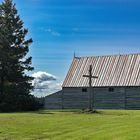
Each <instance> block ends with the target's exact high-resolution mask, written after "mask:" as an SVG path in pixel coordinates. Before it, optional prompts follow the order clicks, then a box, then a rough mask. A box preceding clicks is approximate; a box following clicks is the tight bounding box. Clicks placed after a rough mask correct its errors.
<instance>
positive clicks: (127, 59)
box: [62, 54, 140, 87]
mask: <svg viewBox="0 0 140 140" xmlns="http://www.w3.org/2000/svg"><path fill="white" fill-rule="evenodd" d="M90 65H92V67H93V69H92V74H93V75H94V76H98V79H93V80H92V86H93V87H106V86H107V87H108V86H140V54H127V55H112V56H93V57H76V58H74V59H73V62H72V64H71V66H70V69H69V71H68V73H67V76H66V78H65V80H64V83H63V85H62V87H88V83H89V82H88V78H85V77H83V75H87V74H88V70H89V66H90Z"/></svg>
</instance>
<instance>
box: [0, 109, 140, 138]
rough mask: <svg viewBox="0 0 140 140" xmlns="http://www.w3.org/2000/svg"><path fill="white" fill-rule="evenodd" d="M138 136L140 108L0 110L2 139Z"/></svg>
mask: <svg viewBox="0 0 140 140" xmlns="http://www.w3.org/2000/svg"><path fill="white" fill-rule="evenodd" d="M4 139H5V140H20V139H26V140H38V139H45V140H138V139H140V111H120V110H118V111H107V110H106V111H102V112H101V114H79V113H78V112H60V111H43V112H33V113H11V114H10V113H9V114H8V113H5V114H2V113H1V114H0V140H4Z"/></svg>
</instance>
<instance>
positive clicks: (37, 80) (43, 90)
mask: <svg viewBox="0 0 140 140" xmlns="http://www.w3.org/2000/svg"><path fill="white" fill-rule="evenodd" d="M32 77H34V80H33V82H32V84H33V86H34V88H35V89H34V91H33V92H32V93H31V94H33V95H35V96H38V97H41V96H46V95H48V94H50V93H53V92H56V91H59V90H60V89H61V84H60V83H58V81H57V77H56V76H54V75H52V74H50V73H47V72H44V71H38V72H36V73H33V74H32Z"/></svg>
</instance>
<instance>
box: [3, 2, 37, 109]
mask: <svg viewBox="0 0 140 140" xmlns="http://www.w3.org/2000/svg"><path fill="white" fill-rule="evenodd" d="M27 33H28V30H27V29H25V28H24V27H23V21H22V20H21V19H20V16H19V15H18V13H17V9H16V7H15V4H13V3H12V0H4V2H2V4H1V5H0V111H3V110H4V111H16V110H30V109H33V108H34V106H35V104H36V102H35V100H34V97H33V96H32V95H30V92H31V90H32V89H33V87H32V84H31V81H32V80H33V78H32V77H30V76H28V75H27V74H26V71H32V70H33V67H32V66H31V60H32V58H31V57H28V58H27V57H26V55H27V53H28V51H29V45H30V44H31V43H32V39H28V40H26V39H25V37H26V35H27Z"/></svg>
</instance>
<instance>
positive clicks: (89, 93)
mask: <svg viewBox="0 0 140 140" xmlns="http://www.w3.org/2000/svg"><path fill="white" fill-rule="evenodd" d="M90 66H92V70H91V73H92V75H93V76H97V77H98V78H93V79H92V80H91V88H90V87H89V78H87V77H85V76H84V75H89V67H90ZM89 104H90V105H92V106H93V107H94V108H96V109H140V54H127V55H112V56H93V57H75V58H74V59H73V61H72V64H71V66H70V69H69V71H68V73H67V75H66V78H65V80H64V82H63V85H62V90H61V91H59V92H57V93H54V94H51V95H49V96H46V101H45V108H49V109H50V108H51V109H61V108H62V109H84V108H88V107H89Z"/></svg>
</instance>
